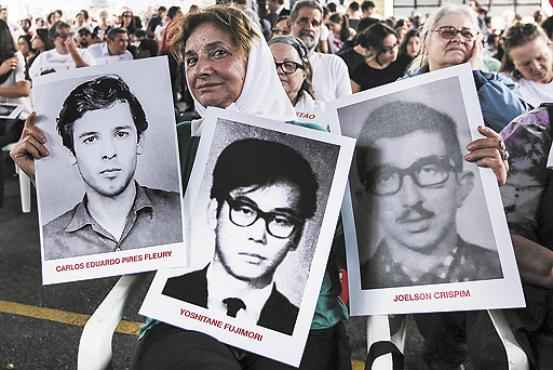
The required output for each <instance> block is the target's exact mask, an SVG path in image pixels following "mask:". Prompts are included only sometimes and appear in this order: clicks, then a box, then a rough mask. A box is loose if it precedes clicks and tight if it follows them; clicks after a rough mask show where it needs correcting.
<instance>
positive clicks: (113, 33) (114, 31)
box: [107, 27, 129, 41]
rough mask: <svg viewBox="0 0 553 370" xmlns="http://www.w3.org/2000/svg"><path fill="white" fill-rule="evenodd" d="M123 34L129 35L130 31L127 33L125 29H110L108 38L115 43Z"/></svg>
mask: <svg viewBox="0 0 553 370" xmlns="http://www.w3.org/2000/svg"><path fill="white" fill-rule="evenodd" d="M123 33H126V34H128V33H129V31H127V29H126V28H124V27H113V28H110V29H109V31H108V34H107V37H108V39H109V40H112V41H113V40H115V38H116V37H117V35H121V34H123Z"/></svg>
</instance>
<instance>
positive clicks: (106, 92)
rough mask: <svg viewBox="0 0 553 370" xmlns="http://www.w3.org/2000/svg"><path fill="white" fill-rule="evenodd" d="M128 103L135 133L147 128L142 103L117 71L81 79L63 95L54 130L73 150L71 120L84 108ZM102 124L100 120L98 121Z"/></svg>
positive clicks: (77, 116) (90, 109) (83, 111)
mask: <svg viewBox="0 0 553 370" xmlns="http://www.w3.org/2000/svg"><path fill="white" fill-rule="evenodd" d="M122 102H125V103H128V104H129V108H130V111H131V115H132V118H133V121H134V125H135V127H136V131H137V133H138V137H139V138H140V135H141V134H142V133H143V132H144V131H145V130H146V129H147V128H148V121H147V120H146V114H145V113H144V109H142V105H141V104H140V102H139V101H138V99H137V98H136V97H135V96H134V94H133V93H132V92H131V91H130V89H129V86H128V85H127V84H126V83H125V81H123V80H122V79H121V77H119V76H117V75H107V76H101V77H98V78H95V79H93V80H90V81H86V82H83V83H82V84H80V85H79V86H77V87H76V88H74V89H73V91H71V93H70V94H69V95H68V96H67V98H65V101H64V102H63V106H62V108H61V111H60V114H59V116H58V118H57V130H58V133H59V134H60V136H61V138H62V142H63V145H64V146H65V147H66V148H68V149H69V150H71V152H73V153H75V152H74V146H73V124H74V123H75V121H76V120H78V119H80V118H81V117H82V116H83V115H84V114H85V113H86V112H88V111H93V110H98V109H107V108H110V107H112V106H113V105H114V104H115V103H122ZM99 124H101V123H99Z"/></svg>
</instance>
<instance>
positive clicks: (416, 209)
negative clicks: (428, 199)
mask: <svg viewBox="0 0 553 370" xmlns="http://www.w3.org/2000/svg"><path fill="white" fill-rule="evenodd" d="M435 215H436V214H435V213H434V212H432V211H429V210H427V209H426V208H424V206H423V205H422V202H418V203H416V204H415V205H414V206H412V207H409V208H408V209H406V210H405V211H403V212H402V213H401V215H399V217H398V218H396V222H398V223H406V222H409V221H411V220H413V219H428V218H431V217H434V216H435Z"/></svg>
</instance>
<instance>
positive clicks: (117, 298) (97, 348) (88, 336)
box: [77, 274, 146, 370]
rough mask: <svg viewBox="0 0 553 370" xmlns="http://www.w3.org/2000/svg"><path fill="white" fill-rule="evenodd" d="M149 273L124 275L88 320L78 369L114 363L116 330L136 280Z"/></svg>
mask: <svg viewBox="0 0 553 370" xmlns="http://www.w3.org/2000/svg"><path fill="white" fill-rule="evenodd" d="M145 275H146V274H136V275H124V276H122V277H121V278H120V279H119V280H118V281H117V283H116V284H115V285H114V286H113V288H112V289H111V290H110V292H109V293H108V295H107V296H106V298H104V300H103V301H102V303H100V306H98V308H97V309H96V311H94V313H93V314H92V316H90V318H89V319H88V321H87V322H86V324H85V326H84V328H83V333H82V334H81V340H80V342H79V353H78V356H77V369H78V370H104V369H106V368H107V367H108V366H109V364H110V363H111V357H112V349H111V342H112V337H113V333H114V332H115V329H116V328H117V325H118V324H119V322H120V321H121V318H122V317H123V310H124V308H125V305H126V303H127V301H128V298H129V296H130V295H131V293H132V291H133V288H134V287H135V286H136V283H137V282H139V281H143V280H144V279H143V277H144V276H145Z"/></svg>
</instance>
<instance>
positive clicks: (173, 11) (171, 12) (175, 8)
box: [167, 6, 180, 19]
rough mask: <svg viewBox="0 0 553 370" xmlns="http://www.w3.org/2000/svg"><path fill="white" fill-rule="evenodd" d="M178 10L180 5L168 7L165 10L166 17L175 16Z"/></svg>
mask: <svg viewBox="0 0 553 370" xmlns="http://www.w3.org/2000/svg"><path fill="white" fill-rule="evenodd" d="M179 10H180V6H172V7H170V8H169V10H168V11H167V17H168V18H169V19H173V18H175V17H176V16H177V13H178V12H179Z"/></svg>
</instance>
